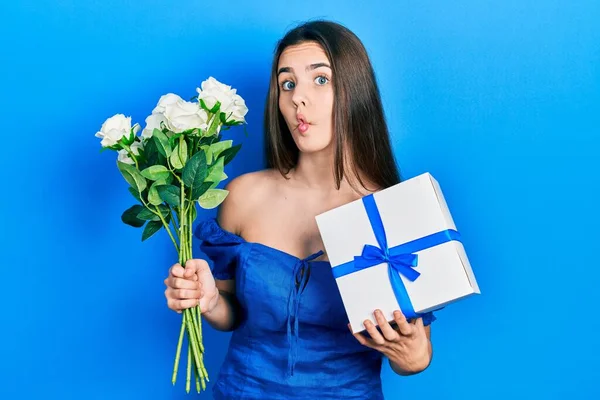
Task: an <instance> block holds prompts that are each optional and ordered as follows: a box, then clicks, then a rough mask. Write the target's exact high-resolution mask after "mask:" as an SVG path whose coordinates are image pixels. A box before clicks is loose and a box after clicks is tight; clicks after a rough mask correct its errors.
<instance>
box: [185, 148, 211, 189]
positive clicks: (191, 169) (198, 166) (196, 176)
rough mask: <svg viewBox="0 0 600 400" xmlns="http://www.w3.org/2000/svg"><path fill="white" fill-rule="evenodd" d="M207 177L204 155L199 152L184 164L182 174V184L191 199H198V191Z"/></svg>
mask: <svg viewBox="0 0 600 400" xmlns="http://www.w3.org/2000/svg"><path fill="white" fill-rule="evenodd" d="M207 176H208V168H207V166H206V154H205V153H204V152H203V151H199V152H197V153H196V154H194V155H193V156H192V157H191V158H190V159H189V161H188V162H187V163H186V164H185V167H184V168H183V173H182V178H183V183H184V184H185V185H186V186H187V187H188V188H190V190H191V193H192V194H191V195H192V199H197V198H198V197H200V194H199V191H200V189H201V187H202V185H203V184H204V180H205V179H206V177H207Z"/></svg>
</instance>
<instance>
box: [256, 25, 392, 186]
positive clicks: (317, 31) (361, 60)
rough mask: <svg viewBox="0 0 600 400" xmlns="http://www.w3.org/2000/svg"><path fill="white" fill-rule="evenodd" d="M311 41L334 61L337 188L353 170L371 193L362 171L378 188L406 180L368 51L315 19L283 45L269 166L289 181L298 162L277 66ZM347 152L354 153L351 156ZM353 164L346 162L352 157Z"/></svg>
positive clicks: (272, 88)
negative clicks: (284, 56) (292, 48)
mask: <svg viewBox="0 0 600 400" xmlns="http://www.w3.org/2000/svg"><path fill="white" fill-rule="evenodd" d="M305 42H315V43H317V44H319V45H320V46H321V47H322V48H323V50H324V51H325V54H327V58H328V59H329V62H330V63H331V70H332V74H333V80H332V83H333V87H334V106H333V131H334V134H333V137H334V140H335V154H334V165H335V166H334V174H335V175H334V176H335V181H336V187H337V189H339V188H340V182H341V180H342V179H343V177H344V176H345V173H346V171H345V168H346V167H347V166H348V165H351V166H352V172H353V174H354V176H355V178H356V180H357V181H358V182H360V184H361V185H362V186H363V188H365V189H366V186H365V182H363V180H362V179H361V177H360V176H359V171H360V172H362V173H363V174H364V176H365V177H366V178H367V179H368V180H369V181H370V182H372V183H373V184H374V185H376V186H377V188H381V189H383V188H387V187H390V186H392V185H394V184H396V183H398V182H400V179H401V178H400V172H399V170H398V167H397V165H396V162H395V159H394V155H393V153H392V149H391V145H390V138H389V132H388V128H387V124H386V121H385V117H384V113H383V106H382V104H381V96H380V94H379V88H378V87H377V82H376V80H375V73H374V71H373V66H372V65H371V61H370V59H369V56H368V55H367V51H366V49H365V47H364V45H363V44H362V42H361V41H360V39H358V37H357V36H356V35H355V34H354V33H352V32H351V31H350V30H348V29H347V28H346V27H344V26H342V25H340V24H337V23H335V22H330V21H322V20H318V21H310V22H306V23H304V24H302V25H299V26H297V27H296V28H294V29H292V30H291V31H289V32H288V33H287V34H286V35H285V36H284V37H283V38H282V39H281V40H280V41H279V42H278V44H277V47H276V50H275V54H274V58H273V65H272V68H271V79H270V82H269V93H268V97H267V104H266V107H265V119H264V129H265V144H266V156H267V165H268V167H269V168H275V169H278V170H279V172H281V174H282V175H283V176H284V177H285V176H286V175H287V174H288V173H289V171H290V170H291V169H292V168H293V167H295V166H296V163H297V162H298V153H299V150H298V148H297V146H296V144H295V143H294V140H293V138H292V135H291V133H290V131H289V129H288V127H287V125H286V123H285V120H284V119H283V115H282V114H281V112H280V110H279V103H278V99H279V85H278V82H277V66H278V63H279V57H280V56H281V53H283V51H284V50H285V49H286V48H287V47H288V46H294V45H298V44H301V43H305ZM344 149H348V150H349V154H346V152H345V151H344ZM348 155H349V156H350V157H351V158H352V159H351V160H346V159H345V157H346V156H348Z"/></svg>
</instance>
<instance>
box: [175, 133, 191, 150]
mask: <svg viewBox="0 0 600 400" xmlns="http://www.w3.org/2000/svg"><path fill="white" fill-rule="evenodd" d="M189 131H193V129H190V130H188V131H186V132H189ZM183 134H184V132H180V133H176V134H174V135H173V136H171V137H170V138H169V145H170V146H171V148H172V149H173V148H175V141H176V140H177V139H179V137H180V136H181V135H183Z"/></svg>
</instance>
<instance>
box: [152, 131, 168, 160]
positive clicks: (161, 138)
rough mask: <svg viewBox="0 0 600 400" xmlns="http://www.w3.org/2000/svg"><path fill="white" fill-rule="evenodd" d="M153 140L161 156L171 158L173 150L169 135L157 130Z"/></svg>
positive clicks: (153, 134)
mask: <svg viewBox="0 0 600 400" xmlns="http://www.w3.org/2000/svg"><path fill="white" fill-rule="evenodd" d="M152 139H153V140H154V142H155V143H156V148H157V149H158V152H159V153H160V154H162V155H163V156H164V157H167V158H168V157H170V156H171V151H172V150H171V145H170V144H169V138H168V137H167V135H165V134H164V133H163V132H162V131H160V130H158V129H156V128H155V129H154V131H153V132H152Z"/></svg>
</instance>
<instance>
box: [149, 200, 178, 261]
mask: <svg viewBox="0 0 600 400" xmlns="http://www.w3.org/2000/svg"><path fill="white" fill-rule="evenodd" d="M154 209H155V210H156V212H155V214H156V215H158V218H160V220H161V221H162V223H163V225H164V227H165V229H166V231H167V233H168V234H169V236H170V237H171V241H172V242H173V244H174V245H175V249H177V251H178V252H179V246H177V242H176V241H175V238H174V237H173V234H172V233H171V230H170V229H169V224H168V223H167V221H165V219H164V218H163V216H162V213H161V212H160V211H159V210H158V207H157V206H154Z"/></svg>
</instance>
